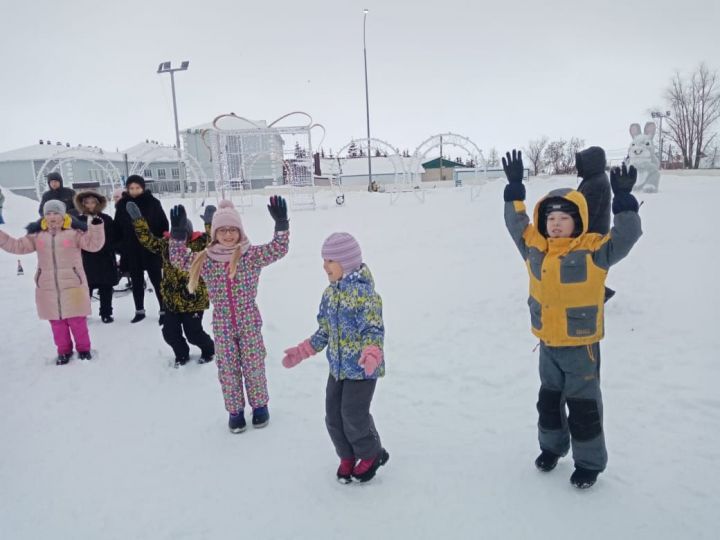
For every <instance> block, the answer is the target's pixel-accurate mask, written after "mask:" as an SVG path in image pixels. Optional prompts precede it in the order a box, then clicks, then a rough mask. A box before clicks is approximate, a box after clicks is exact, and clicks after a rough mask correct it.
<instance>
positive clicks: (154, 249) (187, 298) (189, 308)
mask: <svg viewBox="0 0 720 540" xmlns="http://www.w3.org/2000/svg"><path fill="white" fill-rule="evenodd" d="M126 208H127V212H128V214H129V215H130V218H131V219H132V220H133V226H134V227H135V233H136V234H137V237H138V241H139V242H140V245H142V246H143V247H144V248H145V249H146V250H148V251H149V252H150V253H154V254H155V255H159V256H160V257H161V258H162V281H160V291H161V293H162V298H163V302H165V317H164V318H163V325H162V335H163V338H164V339H165V343H167V344H168V345H170V347H171V348H172V350H173V352H174V353H175V367H176V368H179V367H180V366H184V365H185V364H186V363H187V361H188V359H189V357H190V347H188V344H187V342H188V341H189V342H190V343H192V344H193V345H195V346H196V347H199V348H200V360H199V363H200V364H206V363H208V362H212V360H213V357H214V356H215V344H214V343H213V340H212V338H211V337H210V336H209V335H208V334H207V332H205V330H204V329H203V325H202V319H203V314H204V312H205V310H207V309H208V308H209V307H210V301H209V300H208V292H207V287H206V286H205V282H204V281H202V280H199V281H198V286H197V289H196V290H195V291H194V292H190V291H189V290H188V283H189V279H190V276H189V275H188V273H187V272H185V271H183V270H180V269H179V268H176V267H174V266H173V265H172V263H171V262H170V234H169V233H166V234H165V235H164V236H163V237H162V238H158V237H157V236H155V235H154V234H153V233H152V231H151V230H150V225H149V224H148V222H147V220H146V219H145V218H144V217H143V216H142V214H141V213H140V208H138V207H137V205H136V204H135V203H134V202H132V201H129V202H128V203H127V207H126ZM214 213H215V207H214V206H212V205H210V206H207V207H206V208H205V213H204V214H203V221H204V222H205V233H199V232H194V231H193V228H192V223H191V222H190V220H189V219H186V220H185V226H186V233H187V247H188V248H190V251H192V252H194V253H197V252H200V251H202V250H204V249H205V248H206V247H207V246H208V244H209V243H210V224H211V222H212V217H213V215H214ZM183 330H184V331H185V336H183ZM185 338H187V341H186V340H185Z"/></svg>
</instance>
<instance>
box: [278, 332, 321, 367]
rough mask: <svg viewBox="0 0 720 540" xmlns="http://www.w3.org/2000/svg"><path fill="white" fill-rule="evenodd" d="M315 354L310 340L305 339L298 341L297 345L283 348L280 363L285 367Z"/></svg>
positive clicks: (295, 364) (293, 365)
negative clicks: (283, 355)
mask: <svg viewBox="0 0 720 540" xmlns="http://www.w3.org/2000/svg"><path fill="white" fill-rule="evenodd" d="M314 354H315V349H313V346H312V345H310V340H309V339H306V340H305V341H303V342H302V343H300V344H299V345H298V346H297V347H290V348H289V349H285V357H284V358H283V359H282V365H283V366H285V367H286V368H291V367H295V366H297V365H298V364H299V363H300V362H302V361H303V360H305V359H306V358H310V357H311V356H312V355H314Z"/></svg>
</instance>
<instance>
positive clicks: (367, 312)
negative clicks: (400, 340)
mask: <svg viewBox="0 0 720 540" xmlns="http://www.w3.org/2000/svg"><path fill="white" fill-rule="evenodd" d="M322 256H323V259H324V263H323V268H324V269H325V272H326V273H327V275H328V279H329V280H330V285H329V286H328V287H327V289H325V292H324V293H323V296H322V301H321V302H320V312H319V313H318V317H317V319H318V325H319V328H318V329H317V331H316V332H315V333H314V334H313V335H312V336H311V337H310V338H309V339H306V340H305V341H303V342H302V343H300V344H299V345H298V346H297V347H291V348H290V349H287V350H286V351H285V357H284V358H283V365H284V366H285V367H286V368H291V367H294V366H296V365H297V364H299V363H300V362H301V361H303V360H305V359H306V358H308V357H310V356H312V355H314V354H315V353H318V352H320V351H321V350H323V349H324V348H325V347H327V358H328V361H329V363H330V375H329V376H328V382H327V388H326V392H325V414H326V416H325V424H326V426H327V430H328V433H329V434H330V439H331V440H332V442H333V445H334V446H335V451H336V452H337V454H338V456H339V457H340V467H339V468H338V470H337V478H338V481H340V482H341V483H349V482H350V481H351V479H352V478H354V479H355V480H357V481H359V482H367V481H368V480H370V479H372V478H373V477H374V476H375V473H376V472H377V470H378V468H379V467H380V466H382V465H384V464H385V463H386V462H387V460H388V459H389V458H390V456H389V455H388V453H387V451H386V450H385V449H384V448H383V447H382V445H381V444H380V436H379V435H378V433H377V430H376V429H375V422H374V421H373V417H372V415H371V414H370V402H371V401H372V397H373V394H374V393H375V385H376V384H377V379H378V378H379V377H382V376H383V375H385V361H384V358H383V340H384V335H385V328H384V326H383V320H382V299H381V298H380V295H379V294H378V293H376V292H375V282H374V281H373V277H372V274H371V273H370V269H369V268H368V267H367V266H366V265H365V264H363V262H362V252H361V250H360V246H359V244H358V243H357V241H356V240H355V238H353V237H352V236H351V235H350V234H347V233H334V234H332V235H330V236H329V237H328V238H327V239H326V240H325V242H324V244H323V247H322Z"/></svg>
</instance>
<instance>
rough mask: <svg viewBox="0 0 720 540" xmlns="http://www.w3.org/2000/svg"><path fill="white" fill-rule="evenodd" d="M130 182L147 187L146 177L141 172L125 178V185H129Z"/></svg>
mask: <svg viewBox="0 0 720 540" xmlns="http://www.w3.org/2000/svg"><path fill="white" fill-rule="evenodd" d="M130 184H137V185H139V186H140V187H141V188H143V189H145V179H144V178H143V177H142V176H140V175H139V174H133V175H130V176H128V179H127V180H125V187H128V186H129V185H130Z"/></svg>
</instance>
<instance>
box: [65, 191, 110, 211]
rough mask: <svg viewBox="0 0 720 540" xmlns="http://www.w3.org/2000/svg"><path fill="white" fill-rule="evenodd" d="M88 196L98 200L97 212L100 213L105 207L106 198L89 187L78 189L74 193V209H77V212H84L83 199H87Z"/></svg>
mask: <svg viewBox="0 0 720 540" xmlns="http://www.w3.org/2000/svg"><path fill="white" fill-rule="evenodd" d="M88 197H95V198H96V199H97V201H98V205H97V212H96V213H98V214H99V213H100V212H103V211H104V210H105V208H107V204H108V200H107V197H105V195H102V194H100V193H98V192H97V191H93V190H91V189H88V190H85V191H80V192H79V193H77V194H76V195H75V198H74V199H73V204H75V209H76V210H77V211H78V214H84V213H85V208H83V201H84V200H85V199H87V198H88Z"/></svg>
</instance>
